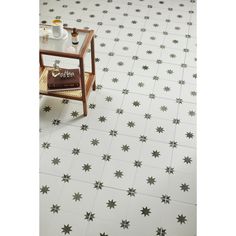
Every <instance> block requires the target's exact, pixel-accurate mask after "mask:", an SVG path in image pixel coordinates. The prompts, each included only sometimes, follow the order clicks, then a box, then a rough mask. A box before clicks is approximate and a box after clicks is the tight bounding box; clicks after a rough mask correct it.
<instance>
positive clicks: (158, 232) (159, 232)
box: [156, 227, 166, 236]
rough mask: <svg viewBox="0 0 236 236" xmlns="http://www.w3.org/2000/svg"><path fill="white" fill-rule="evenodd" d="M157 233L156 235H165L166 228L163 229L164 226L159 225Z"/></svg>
mask: <svg viewBox="0 0 236 236" xmlns="http://www.w3.org/2000/svg"><path fill="white" fill-rule="evenodd" d="M156 233H157V234H156V236H165V235H166V229H163V228H162V227H158V228H157V231H156Z"/></svg>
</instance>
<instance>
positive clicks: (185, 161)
mask: <svg viewBox="0 0 236 236" xmlns="http://www.w3.org/2000/svg"><path fill="white" fill-rule="evenodd" d="M183 160H184V163H186V164H191V163H192V159H191V157H189V156H186V157H184V158H183Z"/></svg>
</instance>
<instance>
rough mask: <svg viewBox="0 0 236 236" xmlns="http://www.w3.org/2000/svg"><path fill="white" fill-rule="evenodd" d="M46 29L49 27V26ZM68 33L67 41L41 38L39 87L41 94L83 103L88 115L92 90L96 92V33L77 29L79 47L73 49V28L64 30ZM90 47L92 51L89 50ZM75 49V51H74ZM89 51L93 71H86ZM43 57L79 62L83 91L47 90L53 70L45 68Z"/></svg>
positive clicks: (48, 67)
mask: <svg viewBox="0 0 236 236" xmlns="http://www.w3.org/2000/svg"><path fill="white" fill-rule="evenodd" d="M46 27H49V28H50V26H49V25H47V26H46ZM64 29H65V30H66V31H67V32H68V37H67V39H51V38H48V39H47V40H43V39H42V38H40V40H39V41H40V47H39V48H40V50H39V62H40V79H39V87H40V94H42V95H46V96H53V97H61V98H65V99H73V100H78V101H82V102H83V114H84V116H87V114H88V105H87V101H88V97H89V94H90V92H91V90H92V89H93V90H96V73H95V52H94V31H93V30H85V29H77V30H78V32H79V45H78V46H76V47H72V43H71V31H72V28H64ZM89 47H90V49H89ZM72 49H73V50H72ZM88 50H91V60H90V62H91V71H90V72H89V71H85V69H84V67H85V65H84V58H85V55H86V53H87V52H88ZM43 55H48V56H53V57H56V58H57V57H58V58H61V57H62V58H71V59H76V60H78V62H79V68H80V73H81V89H80V90H71V91H55V92H52V91H48V90H47V73H48V71H49V70H51V69H52V67H50V66H45V65H44V61H43Z"/></svg>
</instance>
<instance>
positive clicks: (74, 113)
mask: <svg viewBox="0 0 236 236" xmlns="http://www.w3.org/2000/svg"><path fill="white" fill-rule="evenodd" d="M70 115H71V116H72V117H73V118H75V117H78V115H79V112H78V111H72V112H71V113H70Z"/></svg>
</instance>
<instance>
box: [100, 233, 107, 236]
mask: <svg viewBox="0 0 236 236" xmlns="http://www.w3.org/2000/svg"><path fill="white" fill-rule="evenodd" d="M100 236H108V234H106V233H105V232H104V233H100Z"/></svg>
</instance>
